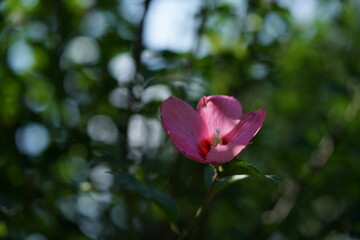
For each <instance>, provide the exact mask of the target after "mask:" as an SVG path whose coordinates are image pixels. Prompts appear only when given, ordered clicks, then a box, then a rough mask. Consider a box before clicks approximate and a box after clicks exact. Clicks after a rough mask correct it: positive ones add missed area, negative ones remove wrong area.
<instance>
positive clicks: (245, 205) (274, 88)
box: [0, 0, 360, 240]
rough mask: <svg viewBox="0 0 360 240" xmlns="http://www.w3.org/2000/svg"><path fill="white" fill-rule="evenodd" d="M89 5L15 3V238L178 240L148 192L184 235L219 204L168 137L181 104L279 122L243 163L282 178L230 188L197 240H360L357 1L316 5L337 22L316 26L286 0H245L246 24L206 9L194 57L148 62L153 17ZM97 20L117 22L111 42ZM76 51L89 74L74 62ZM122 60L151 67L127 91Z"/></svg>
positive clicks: (9, 71) (4, 12) (10, 231)
mask: <svg viewBox="0 0 360 240" xmlns="http://www.w3.org/2000/svg"><path fill="white" fill-rule="evenodd" d="M89 2H90V3H91V1H81V0H74V1H71V0H56V1H55V0H53V1H49V0H39V1H25V0H24V1H20V0H7V1H3V2H0V14H1V15H0V128H1V132H0V139H1V142H0V238H4V239H26V240H43V239H70V240H71V239H74V240H75V239H176V235H175V234H174V233H173V232H172V231H171V229H170V227H169V223H168V219H167V217H168V215H164V211H162V210H164V208H162V206H161V205H157V204H156V201H153V200H154V199H153V198H151V197H150V199H147V198H146V197H147V196H146V194H144V192H141V191H140V192H139V191H137V190H136V189H142V187H141V186H142V185H141V184H144V185H146V187H149V188H151V189H152V190H154V189H155V190H154V191H155V192H156V191H158V190H159V189H160V190H161V191H162V192H164V193H166V194H168V195H169V196H171V198H172V199H174V201H175V202H176V205H177V208H178V213H179V218H178V222H177V224H178V226H179V228H180V229H183V228H184V227H185V226H187V224H188V223H189V222H190V221H191V218H192V216H193V214H194V213H195V211H196V209H197V207H198V206H199V205H200V203H201V201H202V198H203V196H204V195H205V192H206V186H205V183H204V177H203V175H204V171H205V168H206V166H205V165H203V164H200V163H197V162H194V161H191V160H189V159H186V158H184V157H182V156H180V155H179V154H178V153H177V152H176V151H175V149H174V148H173V146H172V145H171V143H170V141H169V139H168V137H166V136H165V133H164V132H163V130H162V129H161V127H160V124H159V119H160V118H159V106H160V103H161V101H162V99H163V97H162V96H163V95H164V94H165V95H166V93H171V95H173V96H176V97H179V98H181V99H183V100H185V101H187V102H189V103H190V104H192V105H193V106H196V103H197V101H198V99H199V98H200V97H201V96H203V95H213V94H224V95H232V96H235V97H236V98H237V99H238V100H239V101H240V102H241V103H242V105H243V108H244V111H245V112H248V111H251V110H254V109H258V108H261V107H263V108H265V109H266V111H267V118H266V121H265V124H264V126H263V128H262V129H261V130H260V132H259V134H258V135H257V136H256V137H255V138H254V139H253V142H254V144H252V145H250V146H249V147H248V148H246V149H245V150H244V151H243V152H242V153H241V154H240V155H239V158H240V159H243V160H244V161H246V162H247V163H251V164H253V165H255V166H257V167H258V168H260V169H261V170H262V171H263V172H265V173H270V174H275V175H277V176H278V177H279V178H280V179H281V180H280V182H279V184H277V183H274V182H271V181H266V180H263V179H260V178H256V177H249V178H246V179H244V180H241V181H238V182H236V183H234V184H232V185H230V186H228V187H227V188H225V189H224V190H223V191H222V192H220V193H219V194H218V195H216V196H215V198H214V200H213V202H212V203H211V205H210V207H209V209H208V211H207V213H206V214H205V216H204V218H203V219H202V221H201V223H200V225H199V226H198V228H197V229H196V231H195V234H194V239H269V240H283V239H284V240H285V239H326V240H347V239H359V238H360V150H359V145H360V140H359V137H360V117H359V110H360V80H359V77H360V63H359V60H360V59H359V56H360V25H359V23H360V14H359V12H360V5H359V3H358V1H356V0H353V1H335V0H332V1H316V2H317V4H319V6H321V4H323V6H325V5H327V4H330V3H332V4H334V6H335V10H336V11H335V14H332V15H331V16H327V15H324V16H323V15H322V14H324V12H320V11H319V12H316V14H315V16H316V17H315V19H313V21H311V22H308V23H299V22H297V21H295V19H294V17H293V16H292V15H291V13H290V12H289V10H288V9H287V8H285V7H283V5H281V4H278V3H277V2H276V1H270V0H269V1H265V0H264V1H245V5H242V6H246V7H247V8H246V9H245V10H244V13H245V15H244V16H241V17H240V16H239V15H238V14H237V12H236V9H237V8H236V5H237V4H236V1H235V2H234V4H231V3H230V1H227V2H226V1H204V2H203V5H202V7H201V8H200V9H197V10H196V12H198V14H197V15H196V16H195V17H196V18H197V21H198V23H199V24H198V29H197V39H196V40H195V41H194V43H193V46H194V47H193V49H192V50H190V51H187V52H181V53H179V52H174V51H151V50H149V49H146V47H144V46H143V41H144V39H143V36H142V34H141V32H142V31H141V29H142V28H143V26H144V23H146V18H145V19H144V21H143V22H142V21H131V20H129V19H128V18H126V17H125V16H124V14H123V13H124V12H126V9H122V8H121V6H122V5H121V4H122V1H121V0H118V1H115V0H104V1H100V0H98V1H93V3H92V4H86V3H89ZM135 2H137V4H138V5H139V6H140V7H142V6H144V5H145V4H148V3H149V2H150V5H149V9H151V1H147V0H146V2H143V1H135ZM246 2H247V3H246ZM308 2H309V1H304V4H306V3H308ZM32 3H34V4H32ZM119 6H120V7H119ZM319 9H321V7H320V8H319ZM91 14H93V15H94V14H100V15H101V16H102V18H103V19H102V20H104V21H105V23H106V26H107V27H106V29H105V30H104V31H103V32H102V33H101V34H97V33H96V29H93V28H92V27H93V25H92V24H94V23H93V22H90V20H89V19H91V18H90V16H91ZM92 17H93V16H92ZM274 19H275V20H274ZM95 21H100V20H99V19H97V18H95ZM225 26H227V28H226V27H225ZM174 27H175V28H176V27H177V26H174ZM224 29H225V30H224ZM226 29H227V30H226ZM79 37H80V38H79ZM84 37H85V38H84ZM75 40H77V41H78V45H75V46H76V47H75V51H76V48H79V49H80V50H79V51H80V56H82V57H80V60H79V59H78V60H77V59H76V57H74V56H72V55H71V54H68V53H67V51H70V50H69V49H70V48H71V46H72V45H71V44H74V41H75ZM179 41H181V39H179ZM83 44H88V45H89V49H88V51H89V52H90V53H88V52H87V51H85V52H84V51H83V50H81V47H83V46H84V45H83ZM203 44H206V46H207V49H208V51H207V53H206V54H202V53H201V51H199V49H201V46H202V45H203ZM85 46H87V45H85ZM94 47H95V48H96V47H97V48H98V53H99V56H98V57H97V58H96V57H95V58H94V59H91V57H93V55H91V54H92V53H91V51H93V50H94ZM73 48H74V47H73ZM19 49H20V50H19ZM82 49H84V48H82ZM85 49H86V48H85ZM73 50H74V49H73ZM81 51H82V52H81ZM29 53H30V55H32V57H31V59H30V62H31V64H28V63H29V62H26V61H29V59H27V58H28V55H29ZM81 54H84V55H81ZM87 54H90V55H87ZM118 54H125V55H121V56H125V59H127V60H128V62H129V59H130V66H132V67H135V69H136V74H134V75H132V77H131V80H130V81H128V82H125V83H124V82H120V83H119V82H118V81H116V80H115V79H114V77H113V75H112V74H111V73H110V72H109V62H110V61H111V59H112V58H113V57H114V56H116V55H118ZM84 56H85V57H84ZM141 56H142V57H141ZM145 56H148V58H145ZM149 56H150V57H149ZM11 59H12V60H11ZM14 59H15V60H14ZM16 59H17V60H16ZM24 59H25V60H24ZM26 59H27V60H26ZM146 59H147V60H146ZM12 61H13V62H14V61H15V62H16V64H17V65H16V66H15V67H14V65H12V64H14V63H11V62H12ZM27 64H28V65H27ZM127 70H129V68H127ZM124 71H126V70H124ZM117 88H119V89H118V90H116V92H115V93H114V92H113V91H114V89H117ZM164 89H165V90H164ZM116 94H118V95H116ZM111 96H112V97H111ZM114 96H115V97H114ZM149 96H150V97H149ZM117 97H118V98H119V99H120V100H121V101H115V100H114V99H116V98H117ZM111 99H112V100H111ZM114 101H115V102H116V103H115V105H114V104H113V102H114ZM139 134H140V135H139ZM25 138H27V140H26V139H25ZM24 139H25V140H26V141H27V144H30V150H29V148H26V146H24V144H23V142H22V141H25V140H24ZM34 149H35V150H36V149H38V150H36V151H35V150H34ZM39 149H40V150H39ZM34 151H35V152H34ZM109 171H113V172H122V173H126V172H127V173H130V174H131V175H134V176H135V177H136V179H137V180H138V181H139V182H140V185H139V186H140V187H139V186H138V188H134V186H133V185H131V183H129V184H130V185H129V186H128V187H127V188H126V187H125V188H124V184H123V183H121V180H119V179H117V178H114V176H113V175H111V174H109V173H108V172H109ZM132 187H133V188H132ZM131 189H132V190H131ZM160 195H161V194H160ZM144 196H145V197H144ZM163 197H164V196H162V195H161V196H160V199H163ZM168 200H169V201H171V199H168Z"/></svg>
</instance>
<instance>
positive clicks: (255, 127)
mask: <svg viewBox="0 0 360 240" xmlns="http://www.w3.org/2000/svg"><path fill="white" fill-rule="evenodd" d="M265 117H266V111H265V109H263V108H261V109H259V110H258V111H251V112H248V113H247V114H244V115H243V116H242V117H241V120H240V122H239V124H238V125H237V126H236V127H235V128H234V129H233V130H232V131H231V132H229V134H228V135H227V136H226V137H225V138H226V139H227V140H228V141H229V142H234V143H237V144H247V143H248V142H249V141H250V140H251V139H252V138H253V137H254V136H255V135H256V134H257V132H258V131H259V130H260V128H261V127H262V125H263V122H264V121H265Z"/></svg>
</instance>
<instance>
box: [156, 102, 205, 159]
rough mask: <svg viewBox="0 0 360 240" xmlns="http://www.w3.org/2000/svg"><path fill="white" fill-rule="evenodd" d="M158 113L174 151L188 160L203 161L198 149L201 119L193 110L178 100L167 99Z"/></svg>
mask: <svg viewBox="0 0 360 240" xmlns="http://www.w3.org/2000/svg"><path fill="white" fill-rule="evenodd" d="M160 111H161V123H162V125H163V127H164V129H165V131H166V133H167V134H168V135H169V137H170V138H171V141H172V143H173V144H174V146H175V147H176V149H177V150H178V151H179V152H181V153H182V154H183V155H185V156H186V157H188V158H190V159H193V160H196V161H200V162H201V161H205V158H204V156H202V155H201V153H200V150H199V148H198V145H199V142H200V133H201V124H200V123H201V119H200V116H199V114H198V113H197V112H196V111H195V109H193V108H192V107H191V106H190V105H189V104H187V103H186V102H184V101H182V100H180V99H178V98H175V97H169V98H168V99H166V100H165V101H164V102H163V103H162V105H161V108H160Z"/></svg>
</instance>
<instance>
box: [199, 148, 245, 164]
mask: <svg viewBox="0 0 360 240" xmlns="http://www.w3.org/2000/svg"><path fill="white" fill-rule="evenodd" d="M246 146H247V145H239V144H236V143H228V144H226V145H217V146H216V147H215V148H213V149H211V150H210V152H209V153H208V154H207V155H206V162H207V163H218V164H219V163H225V162H229V161H231V160H232V159H233V158H234V157H235V156H237V155H238V154H239V153H240V152H241V151H242V150H243V149H244V148H245V147H246Z"/></svg>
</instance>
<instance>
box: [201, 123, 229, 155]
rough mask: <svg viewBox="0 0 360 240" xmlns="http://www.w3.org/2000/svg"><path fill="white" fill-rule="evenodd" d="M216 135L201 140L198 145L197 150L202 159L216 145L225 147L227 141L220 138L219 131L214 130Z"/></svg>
mask: <svg viewBox="0 0 360 240" xmlns="http://www.w3.org/2000/svg"><path fill="white" fill-rule="evenodd" d="M215 132H216V135H214V136H213V137H212V138H203V139H202V140H201V141H200V144H199V150H200V153H201V155H202V156H203V157H206V154H208V152H210V150H211V149H212V148H215V147H216V146H217V145H219V144H220V145H226V144H227V143H228V141H227V140H226V138H225V137H221V136H220V129H218V128H217V129H216V130H215Z"/></svg>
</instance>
